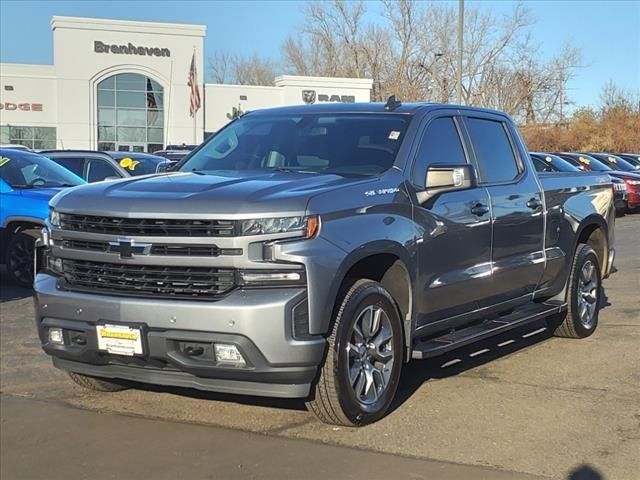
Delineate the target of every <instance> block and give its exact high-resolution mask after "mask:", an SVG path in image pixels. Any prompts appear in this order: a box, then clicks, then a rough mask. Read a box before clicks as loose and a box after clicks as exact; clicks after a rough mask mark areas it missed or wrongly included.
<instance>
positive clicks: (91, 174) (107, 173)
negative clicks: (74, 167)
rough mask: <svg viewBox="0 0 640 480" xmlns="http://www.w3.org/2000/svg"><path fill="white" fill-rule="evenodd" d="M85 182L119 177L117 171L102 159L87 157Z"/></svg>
mask: <svg viewBox="0 0 640 480" xmlns="http://www.w3.org/2000/svg"><path fill="white" fill-rule="evenodd" d="M88 162H89V165H88V167H87V182H101V181H102V180H104V179H105V178H107V177H121V176H122V175H120V174H119V173H118V171H117V170H116V169H115V168H113V166H111V165H110V164H108V163H107V162H105V161H104V160H98V159H93V158H92V159H89V160H88Z"/></svg>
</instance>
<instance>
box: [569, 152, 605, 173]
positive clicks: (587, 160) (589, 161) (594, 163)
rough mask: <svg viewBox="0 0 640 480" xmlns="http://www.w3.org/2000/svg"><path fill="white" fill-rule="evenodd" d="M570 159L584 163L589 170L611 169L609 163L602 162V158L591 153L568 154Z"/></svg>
mask: <svg viewBox="0 0 640 480" xmlns="http://www.w3.org/2000/svg"><path fill="white" fill-rule="evenodd" d="M566 158H568V159H570V160H573V162H574V163H575V164H576V165H581V164H582V165H584V166H585V167H586V168H587V169H589V170H594V171H596V172H608V171H609V170H611V168H609V167H608V166H607V165H605V164H604V163H602V162H601V161H600V160H597V159H595V158H593V157H592V156H591V155H584V154H581V155H573V154H572V155H567V157H566Z"/></svg>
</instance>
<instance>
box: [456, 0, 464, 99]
mask: <svg viewBox="0 0 640 480" xmlns="http://www.w3.org/2000/svg"><path fill="white" fill-rule="evenodd" d="M463 28H464V0H458V72H457V73H458V75H457V77H458V78H457V80H456V96H457V98H458V105H462V44H463V43H462V32H463Z"/></svg>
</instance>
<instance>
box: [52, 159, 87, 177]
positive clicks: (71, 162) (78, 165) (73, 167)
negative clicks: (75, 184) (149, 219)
mask: <svg viewBox="0 0 640 480" xmlns="http://www.w3.org/2000/svg"><path fill="white" fill-rule="evenodd" d="M51 160H53V161H54V162H56V163H57V164H58V165H62V166H63V167H64V168H66V169H67V170H70V171H72V172H73V173H75V174H76V175H78V176H79V177H80V178H84V158H69V157H58V158H52V159H51Z"/></svg>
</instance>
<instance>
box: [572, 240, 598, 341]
mask: <svg viewBox="0 0 640 480" xmlns="http://www.w3.org/2000/svg"><path fill="white" fill-rule="evenodd" d="M589 260H590V261H591V263H592V264H593V266H594V268H595V270H596V275H597V282H596V283H597V287H596V309H595V312H594V313H593V324H592V325H591V327H589V328H587V327H585V326H584V325H583V324H582V321H581V320H580V314H579V311H580V309H579V308H580V307H579V305H578V286H579V283H580V272H581V271H582V267H583V266H584V264H585V263H586V262H587V261H589ZM572 273H573V277H572V278H571V288H570V291H569V295H570V297H569V301H570V302H571V312H572V315H573V318H572V320H573V327H574V329H575V330H576V333H578V334H579V335H580V337H587V336H589V335H591V334H592V333H593V332H594V331H595V330H596V328H597V327H598V314H599V313H600V300H601V296H602V272H601V270H600V261H599V260H598V256H597V255H596V253H595V252H594V251H593V249H592V248H591V247H589V246H588V245H583V246H582V247H581V248H580V250H579V251H578V253H577V255H576V259H575V263H574V266H573V272H572Z"/></svg>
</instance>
